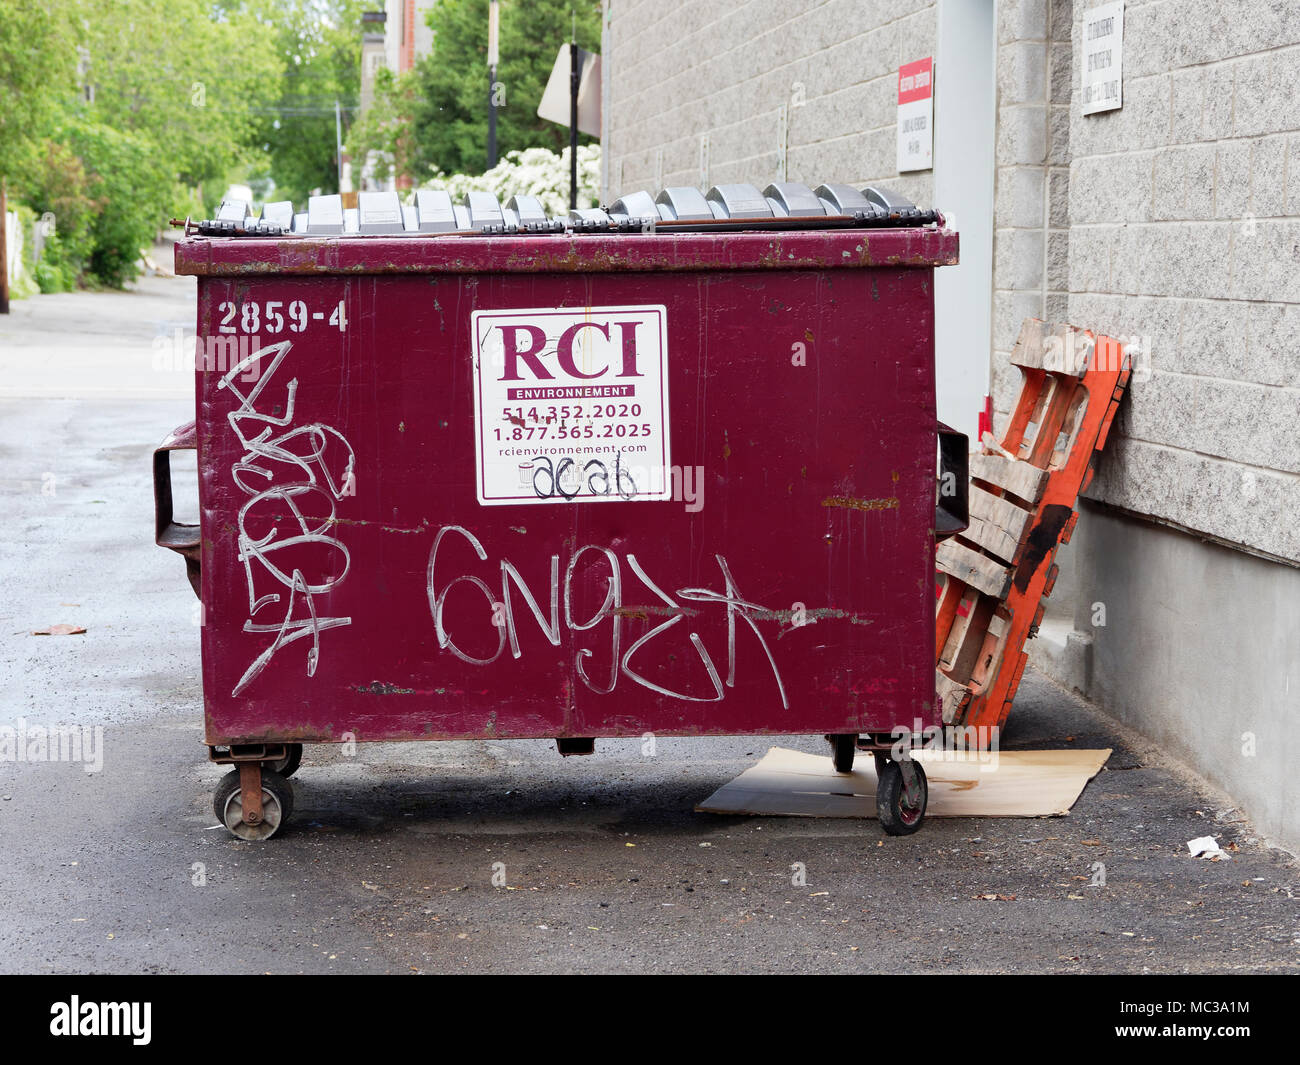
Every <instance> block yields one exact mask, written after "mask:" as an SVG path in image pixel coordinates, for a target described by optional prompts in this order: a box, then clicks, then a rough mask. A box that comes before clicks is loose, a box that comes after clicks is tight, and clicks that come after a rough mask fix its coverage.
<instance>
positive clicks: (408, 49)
mask: <svg viewBox="0 0 1300 1065" xmlns="http://www.w3.org/2000/svg"><path fill="white" fill-rule="evenodd" d="M435 3H437V0H387V3H385V5H384V10H383V11H367V12H365V13H364V14H363V15H362V16H361V22H362V26H363V27H364V31H365V35H364V36H363V38H362V42H361V107H360V113H361V114H365V113H366V111H367V110H368V109H369V108H370V105H371V104H372V103H373V102H374V99H375V79H376V77H377V76H378V74H379V71H380V69H381V68H384V67H386V68H387V69H389V70H391V71H392V72H393V73H394V74H395V75H396V74H405V73H406V72H407V71H408V70H410V69H411V68H412V67H413V66H415V62H416V60H417V59H419V58H421V57H422V56H426V55H428V54H429V53H430V52H432V51H433V30H432V29H430V27H429V23H428V21H427V16H428V13H429V11H430V9H432V7H433V6H434V4H435ZM358 187H359V189H360V190H361V191H362V192H370V191H375V190H381V191H390V190H392V189H407V188H410V187H411V181H410V178H409V177H406V176H401V177H396V178H395V177H394V176H393V174H392V167H391V166H390V165H389V162H388V160H387V159H384V158H379V157H378V155H377V153H375V152H371V153H370V155H369V156H367V158H366V159H365V160H364V161H363V163H362V166H361V175H360V179H359V182H358Z"/></svg>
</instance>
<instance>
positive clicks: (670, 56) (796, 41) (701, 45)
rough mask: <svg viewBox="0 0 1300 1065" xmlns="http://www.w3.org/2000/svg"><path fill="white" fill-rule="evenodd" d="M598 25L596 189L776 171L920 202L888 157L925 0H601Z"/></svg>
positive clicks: (928, 38) (931, 39) (922, 193)
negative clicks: (604, 161)
mask: <svg viewBox="0 0 1300 1065" xmlns="http://www.w3.org/2000/svg"><path fill="white" fill-rule="evenodd" d="M605 25H606V32H605V41H604V45H603V47H604V49H605V56H606V64H605V66H604V70H605V72H606V76H607V77H608V78H609V79H610V86H609V92H608V96H607V97H606V106H605V111H606V118H605V126H606V133H605V137H604V144H605V151H606V154H607V156H608V171H607V173H608V179H607V181H608V186H607V188H606V189H605V190H604V192H605V198H606V200H607V201H612V200H614V199H617V198H618V197H619V196H621V195H623V194H624V193H627V192H634V191H636V190H637V189H645V190H647V191H657V190H658V189H660V188H662V187H663V186H665V185H696V186H700V187H704V188H707V187H708V186H709V185H717V184H722V183H725V182H731V181H748V182H751V183H753V184H757V185H758V186H759V187H760V188H762V187H763V186H764V185H766V184H767V183H768V182H770V181H776V180H779V179H781V178H782V177H783V176H784V178H785V179H786V180H790V181H802V182H805V183H807V184H811V185H814V186H815V185H819V184H821V183H822V182H826V181H842V182H848V183H850V184H882V185H888V186H889V187H891V188H894V189H897V190H898V191H899V192H901V193H902V194H903V195H905V196H908V197H909V198H911V199H912V200H914V201H915V202H917V203H920V204H922V205H925V206H929V205H930V203H931V199H932V182H931V177H930V173H929V171H923V172H921V173H918V174H911V175H905V176H900V175H899V174H897V173H896V172H895V170H894V163H895V144H896V133H895V129H896V112H897V99H898V96H897V93H898V67H899V64H900V63H903V62H908V61H910V60H912V59H917V58H920V57H922V56H926V55H931V54H933V52H934V43H935V5H934V3H933V0H891V2H883V0H830V2H820V3H819V2H816V0H751V2H750V3H741V2H734V0H722V2H718V3H710V4H702V3H698V2H695V0H608V2H607V4H606V20H605ZM783 169H784V174H783V173H782V171H783Z"/></svg>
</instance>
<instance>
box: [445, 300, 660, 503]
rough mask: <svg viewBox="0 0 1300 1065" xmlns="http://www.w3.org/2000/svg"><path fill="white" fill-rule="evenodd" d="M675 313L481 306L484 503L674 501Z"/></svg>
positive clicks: (478, 376)
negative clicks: (671, 399)
mask: <svg viewBox="0 0 1300 1065" xmlns="http://www.w3.org/2000/svg"><path fill="white" fill-rule="evenodd" d="M665 315H666V311H665V309H664V308H663V307H662V306H654V307H586V308H583V309H581V310H575V309H573V308H562V307H543V308H536V309H533V310H513V309H512V310H500V311H475V312H474V313H473V315H472V316H471V321H472V328H473V331H474V430H475V448H476V452H477V459H478V472H477V477H476V481H477V484H478V501H479V503H480V504H482V505H484V506H494V505H497V506H500V505H519V504H524V503H569V502H573V503H598V502H615V501H619V500H621V501H624V502H632V501H638V500H654V499H658V500H663V499H671V498H672V477H671V462H672V459H671V457H670V455H669V444H670V441H669V423H668V328H667V325H666V322H665Z"/></svg>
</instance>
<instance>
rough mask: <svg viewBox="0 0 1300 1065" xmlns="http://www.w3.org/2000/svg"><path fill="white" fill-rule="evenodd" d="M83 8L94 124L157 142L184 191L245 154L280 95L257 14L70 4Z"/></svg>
mask: <svg viewBox="0 0 1300 1065" xmlns="http://www.w3.org/2000/svg"><path fill="white" fill-rule="evenodd" d="M66 2H70V3H72V4H73V6H74V7H76V8H78V9H79V10H80V13H81V16H82V18H83V19H84V25H85V30H84V32H83V34H82V41H81V43H82V45H83V46H84V47H85V48H86V49H87V50H88V52H89V56H90V58H89V64H88V80H89V82H90V84H92V85H93V86H94V102H93V104H90V105H88V106H86V107H85V108H84V111H85V114H86V116H87V118H88V119H90V120H91V121H95V122H98V123H102V124H103V125H106V126H111V127H112V128H113V129H115V130H118V131H119V132H122V133H127V134H132V135H135V136H137V137H139V138H142V139H144V140H147V141H148V142H150V143H152V144H153V145H154V146H155V148H156V150H157V155H156V158H155V162H154V166H155V168H158V167H165V168H166V169H167V171H168V172H169V177H171V179H172V180H174V181H179V182H181V183H183V184H185V185H194V184H197V183H198V182H201V181H204V180H206V179H211V178H214V177H221V176H224V175H225V173H226V172H227V171H228V170H229V169H230V168H231V167H233V166H235V165H236V164H237V163H239V162H241V161H242V160H244V159H245V158H246V157H247V155H248V149H247V147H246V145H247V144H248V143H249V141H250V138H251V136H252V135H253V133H254V128H255V126H256V124H257V123H256V121H255V118H254V115H253V111H254V110H255V109H258V108H265V107H267V106H269V105H270V103H271V102H272V101H273V100H274V98H275V95H276V90H277V87H278V83H279V75H280V66H279V63H278V61H277V57H276V53H275V47H274V45H273V44H272V42H271V40H269V39H268V35H267V34H266V33H265V32H264V31H263V30H262V28H261V26H260V25H259V23H258V21H257V20H256V18H254V16H253V15H252V14H251V13H249V12H247V11H245V10H242V9H240V8H231V9H226V10H221V11H219V12H214V11H213V7H212V5H211V4H209V3H206V2H204V0H113V2H112V3H108V4H105V3H102V2H101V0H66Z"/></svg>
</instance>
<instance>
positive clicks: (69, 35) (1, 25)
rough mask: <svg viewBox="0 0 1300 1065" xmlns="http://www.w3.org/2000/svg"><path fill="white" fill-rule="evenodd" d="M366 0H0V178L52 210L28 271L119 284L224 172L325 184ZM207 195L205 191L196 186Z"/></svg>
mask: <svg viewBox="0 0 1300 1065" xmlns="http://www.w3.org/2000/svg"><path fill="white" fill-rule="evenodd" d="M376 5H377V0H110V2H108V3H104V2H103V0H42V2H41V3H39V4H31V3H28V2H26V0H0V180H5V181H6V183H7V186H8V188H9V190H10V193H11V195H12V196H13V198H14V199H15V201H17V200H21V201H22V202H23V203H25V204H26V205H28V206H29V207H31V208H32V209H33V210H34V211H36V212H37V213H38V214H39V213H43V212H45V211H51V212H53V213H54V215H55V216H56V225H57V227H58V228H57V233H58V235H57V236H56V237H55V238H54V239H53V240H51V241H50V243H49V244H48V245H47V249H46V254H45V256H44V257H43V258H42V262H41V265H40V269H39V271H38V272H37V273H36V278H37V281H38V283H39V284H40V285H41V286H42V288H43V289H46V290H62V289H66V288H67V287H69V286H70V285H72V284H73V283H74V282H76V283H88V284H96V283H98V284H107V285H121V284H123V283H125V282H126V281H128V280H130V279H131V278H132V277H133V276H134V275H135V273H136V272H137V261H138V258H139V253H140V251H141V249H142V248H144V247H146V246H148V245H149V244H150V243H152V240H153V238H154V236H155V235H156V233H157V231H158V230H159V229H161V228H162V227H163V226H164V225H165V224H166V219H167V218H168V217H169V216H170V215H171V214H176V215H180V216H184V215H187V214H188V215H197V216H203V215H206V214H208V213H210V211H211V209H212V207H213V206H214V201H215V199H216V197H217V196H219V195H220V193H221V191H222V190H223V189H224V188H225V186H226V183H227V182H228V181H229V180H230V179H231V178H232V177H237V178H238V179H240V180H248V181H249V182H250V183H251V184H253V186H254V187H255V188H256V189H257V190H258V191H259V193H263V194H270V193H273V194H274V195H275V196H277V197H282V198H286V199H288V198H291V199H294V200H295V201H296V202H301V201H302V200H304V199H305V198H306V195H307V193H308V192H309V191H310V190H311V189H312V188H315V187H316V186H321V187H323V188H328V189H330V190H331V191H332V190H333V189H334V188H335V181H336V178H335V173H336V159H335V136H334V101H335V100H336V99H337V100H339V101H340V103H341V104H342V108H343V115H344V118H345V120H346V118H347V116H348V115H350V114H351V113H353V112H354V111H355V107H356V101H357V96H358V84H359V80H360V48H361V12H362V11H363V10H365V9H368V8H372V7H375V6H376ZM205 200H206V201H207V202H206V203H205V202H204V201H205Z"/></svg>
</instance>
